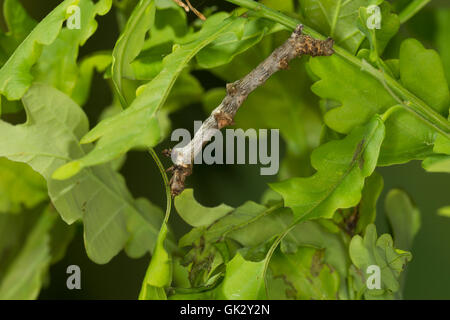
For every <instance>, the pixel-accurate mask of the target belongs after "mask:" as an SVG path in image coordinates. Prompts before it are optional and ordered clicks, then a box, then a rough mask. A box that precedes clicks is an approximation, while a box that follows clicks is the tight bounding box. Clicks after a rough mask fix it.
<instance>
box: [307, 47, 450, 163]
mask: <svg viewBox="0 0 450 320" xmlns="http://www.w3.org/2000/svg"><path fill="white" fill-rule="evenodd" d="M310 67H311V70H312V71H313V72H314V73H315V74H316V75H317V76H318V77H319V78H320V79H321V80H319V81H318V82H316V83H315V84H314V85H313V86H312V90H313V92H315V93H316V94H317V95H318V96H320V97H321V98H323V99H331V100H334V101H337V102H339V103H340V106H339V107H335V108H332V109H331V110H329V111H328V112H327V113H326V114H325V123H326V124H327V125H328V126H329V127H331V128H332V129H333V130H335V131H337V132H340V133H348V132H349V131H350V130H351V129H352V128H354V127H355V126H357V125H361V124H363V123H366V122H367V121H369V120H370V119H371V117H372V115H373V114H376V113H383V112H385V111H386V110H388V109H389V108H391V107H393V106H395V105H397V104H398V102H397V101H396V100H395V99H394V97H392V96H391V95H390V93H389V92H388V91H387V90H386V89H385V87H384V86H383V84H381V83H380V82H379V81H378V80H376V79H375V78H373V77H371V76H370V75H369V74H368V73H366V72H364V71H362V70H359V69H357V68H355V67H353V66H351V65H350V64H348V63H347V62H344V61H343V60H342V59H341V58H339V57H338V56H337V55H334V56H332V57H330V58H326V59H324V58H322V57H318V58H316V59H312V60H311V62H310ZM399 67H400V69H399V71H400V80H401V82H402V84H403V86H404V87H405V89H407V90H409V91H411V92H412V93H414V94H416V95H417V97H418V98H420V99H422V100H423V101H424V102H426V103H428V104H429V105H430V106H431V107H432V108H434V109H435V110H436V111H438V112H440V113H441V114H445V115H447V112H448V105H449V103H450V100H449V99H450V94H449V89H448V85H447V81H446V79H445V77H444V72H443V67H442V62H441V61H440V58H439V55H438V54H437V53H436V52H435V51H433V50H427V49H425V48H424V47H423V46H422V45H421V44H420V43H419V42H418V41H417V40H414V39H408V40H405V41H404V42H403V43H402V45H401V48H400V62H399ZM336 74H339V75H341V76H340V77H336V76H335V75H336ZM419 75H420V76H419ZM405 103H407V102H405ZM355 115H358V116H355ZM436 137H437V132H436V131H434V130H433V129H430V127H428V126H427V125H425V124H424V123H423V122H422V121H420V120H419V119H418V118H416V117H415V116H414V115H412V114H411V113H409V112H408V111H406V110H402V109H401V107H400V109H396V111H394V112H392V113H391V114H390V116H389V118H388V119H387V120H386V138H385V140H384V142H383V145H382V148H381V152H380V160H379V163H378V165H391V164H397V163H404V162H407V161H410V160H413V159H424V158H425V157H426V156H429V155H431V154H432V151H433V150H432V146H433V143H434V141H435V139H436Z"/></svg>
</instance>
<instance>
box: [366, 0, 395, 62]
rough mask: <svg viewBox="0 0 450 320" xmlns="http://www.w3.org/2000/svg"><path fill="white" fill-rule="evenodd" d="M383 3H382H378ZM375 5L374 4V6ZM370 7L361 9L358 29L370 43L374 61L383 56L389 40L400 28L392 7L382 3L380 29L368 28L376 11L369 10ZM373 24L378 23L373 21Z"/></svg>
mask: <svg viewBox="0 0 450 320" xmlns="http://www.w3.org/2000/svg"><path fill="white" fill-rule="evenodd" d="M378 2H382V1H378ZM373 4H374V3H372V5H373ZM368 8H369V7H361V8H359V19H358V28H359V29H360V30H361V31H362V32H363V33H364V35H365V36H366V37H367V39H368V40H369V43H370V51H371V55H370V57H371V58H372V59H371V60H372V61H376V58H377V57H378V56H379V55H381V54H382V53H383V51H384V49H385V48H386V45H387V44H388V42H389V40H391V38H392V37H393V36H394V35H395V34H397V32H398V29H399V28H400V19H399V17H398V16H397V15H396V14H394V13H392V12H391V6H390V4H389V3H387V2H382V3H381V5H380V6H378V8H379V9H380V28H371V29H369V28H368V23H369V22H371V19H373V18H374V17H375V16H374V11H371V10H368ZM372 22H376V21H373V20H372Z"/></svg>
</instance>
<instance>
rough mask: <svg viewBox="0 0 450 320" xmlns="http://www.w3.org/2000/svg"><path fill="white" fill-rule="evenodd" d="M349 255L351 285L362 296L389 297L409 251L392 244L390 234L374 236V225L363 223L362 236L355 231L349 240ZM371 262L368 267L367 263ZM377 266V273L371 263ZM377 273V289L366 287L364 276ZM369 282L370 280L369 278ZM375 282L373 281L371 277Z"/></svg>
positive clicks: (366, 278)
mask: <svg viewBox="0 0 450 320" xmlns="http://www.w3.org/2000/svg"><path fill="white" fill-rule="evenodd" d="M349 250H350V258H351V259H352V262H353V266H352V268H351V269H350V272H351V276H352V277H353V282H352V283H353V285H354V286H353V289H354V290H355V291H356V292H357V293H358V294H359V295H364V297H365V298H366V299H392V298H393V297H394V293H396V292H398V290H399V289H400V284H399V278H400V275H401V273H402V271H403V270H404V268H405V265H406V263H407V262H409V261H411V259H412V256H411V253H409V252H406V251H402V250H398V249H395V248H394V243H393V241H392V238H391V236H390V235H388V234H383V235H382V236H380V237H379V238H378V236H377V230H376V228H375V225H373V224H371V225H369V226H368V227H367V229H366V232H365V235H364V238H362V237H361V236H359V235H356V236H354V237H353V238H352V240H351V242H350V247H349ZM370 266H372V267H371V268H370V269H368V267H370ZM373 266H375V268H376V267H378V268H379V269H378V268H377V270H379V271H380V272H379V274H377V271H375V272H374V271H373V270H375V268H374V267H373ZM370 276H372V278H373V279H374V280H376V279H375V278H374V277H378V280H379V281H380V289H377V288H372V289H369V288H368V286H367V283H366V282H367V280H369V281H370V280H372V279H369V277H370ZM370 282H371V284H372V281H370ZM374 284H376V281H374Z"/></svg>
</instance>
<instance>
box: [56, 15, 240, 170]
mask: <svg viewBox="0 0 450 320" xmlns="http://www.w3.org/2000/svg"><path fill="white" fill-rule="evenodd" d="M210 19H211V20H210ZM210 19H209V21H207V23H205V24H204V26H203V28H202V30H201V31H200V32H199V33H198V34H196V35H195V37H194V40H192V42H190V43H189V44H186V45H184V46H180V47H178V48H175V50H174V52H173V53H172V54H170V55H169V56H167V57H166V58H165V59H164V69H163V70H162V71H161V72H160V73H159V75H158V76H157V77H156V78H154V79H153V80H152V81H151V82H149V83H148V84H146V85H144V86H142V87H140V88H139V89H138V91H137V97H136V99H135V100H134V101H133V103H132V104H131V105H130V107H129V108H127V109H126V110H124V111H123V112H121V113H119V114H118V115H116V116H113V117H110V118H107V119H104V120H103V121H101V122H100V123H99V124H98V125H97V126H96V127H95V128H94V129H92V130H91V131H90V132H89V133H88V134H87V135H85V136H84V137H83V138H82V140H81V143H83V144H86V143H90V142H94V141H96V140H99V141H98V142H97V145H96V147H95V148H94V149H93V150H92V151H91V152H89V153H88V154H87V155H86V156H84V157H81V158H80V159H77V160H75V161H74V162H71V163H69V164H67V165H66V166H64V167H62V168H59V169H58V171H57V172H56V173H55V176H56V177H59V178H69V177H71V176H73V175H74V174H76V173H77V172H78V171H79V170H81V169H82V168H86V167H90V166H94V165H98V164H101V163H105V162H108V161H111V160H113V159H115V158H118V157H119V156H121V155H123V154H125V153H126V152H127V151H129V150H130V149H132V148H135V147H152V146H154V145H156V144H157V143H158V142H159V140H160V129H159V125H158V121H157V117H156V116H157V112H158V111H159V109H160V108H161V107H162V105H163V104H164V102H165V101H166V99H167V96H168V95H169V92H170V90H171V89H172V87H173V85H174V83H175V81H176V79H177V78H178V76H179V75H180V74H181V72H182V71H183V69H184V68H185V67H186V65H187V64H188V63H189V61H190V60H191V59H192V58H193V57H194V56H195V55H196V54H197V53H198V51H199V50H200V49H202V48H203V47H205V46H206V45H207V44H208V43H210V42H211V41H213V40H214V39H216V38H217V37H218V36H219V35H220V34H222V33H223V32H225V31H226V30H227V29H228V28H229V27H230V26H231V25H232V24H233V23H235V22H236V18H229V19H226V20H222V19H214V18H210Z"/></svg>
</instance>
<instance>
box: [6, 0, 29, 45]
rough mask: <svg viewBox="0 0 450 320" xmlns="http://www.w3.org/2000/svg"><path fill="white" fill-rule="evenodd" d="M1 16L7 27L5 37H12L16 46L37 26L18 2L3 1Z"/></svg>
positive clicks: (16, 0)
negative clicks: (2, 15) (3, 17)
mask: <svg viewBox="0 0 450 320" xmlns="http://www.w3.org/2000/svg"><path fill="white" fill-rule="evenodd" d="M3 14H4V16H5V22H6V26H7V27H8V34H7V35H8V36H10V37H12V38H13V39H14V40H15V41H16V42H17V45H18V44H20V43H21V42H22V41H23V40H24V39H25V38H26V37H27V36H28V34H29V33H30V32H31V31H32V30H33V28H34V27H35V26H36V24H37V23H36V21H34V20H33V19H32V18H31V17H30V16H29V15H28V13H27V12H26V11H25V9H24V8H23V6H22V4H21V3H20V1H19V0H5V1H4V2H3Z"/></svg>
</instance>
